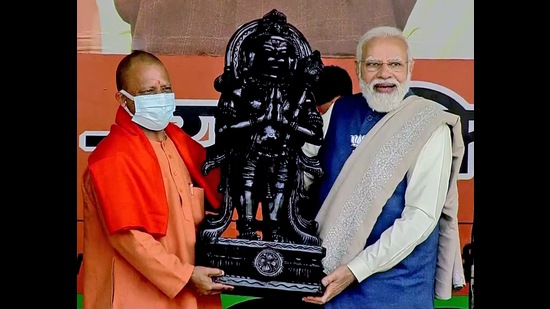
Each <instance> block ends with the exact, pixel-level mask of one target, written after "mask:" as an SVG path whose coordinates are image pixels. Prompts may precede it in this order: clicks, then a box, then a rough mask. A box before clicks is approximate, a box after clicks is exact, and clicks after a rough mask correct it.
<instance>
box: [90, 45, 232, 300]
mask: <svg viewBox="0 0 550 309" xmlns="http://www.w3.org/2000/svg"><path fill="white" fill-rule="evenodd" d="M116 86H117V90H118V92H117V93H116V94H115V98H116V99H117V101H118V102H119V104H120V106H119V108H118V110H117V113H116V118H115V123H114V124H113V125H112V126H111V130H110V132H109V135H108V136H106V137H105V138H104V139H103V140H102V141H101V142H100V143H99V144H98V146H97V148H96V149H95V150H94V151H93V152H92V154H91V155H90V157H89V159H88V167H87V169H86V171H85V173H84V176H83V177H84V181H83V194H84V258H83V272H84V276H83V279H84V281H83V285H84V291H83V308H93V309H97V308H156V309H158V308H201V309H202V308H221V307H222V306H221V299H220V295H219V294H220V293H221V292H223V291H226V290H231V289H233V287H232V286H228V285H224V284H220V283H215V282H214V280H213V277H216V276H220V275H222V274H223V271H222V270H221V269H217V268H208V267H202V266H195V265H194V264H195V242H196V233H197V226H198V224H199V223H200V222H201V220H202V218H203V217H204V211H205V210H204V207H205V206H204V205H205V201H204V198H205V197H206V202H207V205H208V207H213V208H216V207H219V204H220V198H221V196H220V194H219V193H218V192H217V185H218V182H219V171H218V172H216V171H212V173H210V174H209V176H207V177H204V176H202V174H201V172H200V166H201V164H202V163H203V161H204V160H205V158H206V152H205V149H204V148H203V147H202V146H201V145H200V144H199V143H198V142H196V141H195V140H193V139H192V138H191V137H190V136H188V135H187V134H185V133H184V132H183V131H182V130H181V128H179V127H177V126H176V125H175V124H173V123H170V120H171V118H172V117H173V112H174V110H175V99H174V93H173V91H172V87H171V84H170V78H169V75H168V72H167V70H166V68H165V67H164V65H163V64H162V62H161V61H160V60H159V59H158V58H157V57H156V56H154V55H152V54H150V53H147V52H143V51H134V52H132V53H131V54H130V55H127V56H125V57H124V58H123V59H122V60H121V62H120V63H119V65H118V67H117V70H116Z"/></svg>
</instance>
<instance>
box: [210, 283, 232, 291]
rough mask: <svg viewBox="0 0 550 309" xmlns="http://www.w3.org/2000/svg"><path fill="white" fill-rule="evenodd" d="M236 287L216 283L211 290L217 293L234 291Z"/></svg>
mask: <svg viewBox="0 0 550 309" xmlns="http://www.w3.org/2000/svg"><path fill="white" fill-rule="evenodd" d="M234 288H235V287H234V286H232V285H227V284H223V283H214V284H212V287H211V290H216V291H232V290H233V289H234Z"/></svg>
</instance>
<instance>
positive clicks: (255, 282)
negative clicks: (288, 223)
mask: <svg viewBox="0 0 550 309" xmlns="http://www.w3.org/2000/svg"><path fill="white" fill-rule="evenodd" d="M325 254H326V249H325V248H323V247H321V246H310V245H301V244H291V243H281V242H270V241H263V240H244V239H233V238H223V237H219V238H217V240H216V241H213V242H210V243H201V246H199V247H197V264H202V265H203V266H209V267H217V268H221V269H223V270H224V272H225V274H224V276H221V277H218V278H217V280H218V281H219V282H221V283H225V284H229V285H232V286H234V287H235V289H234V290H233V291H232V292H230V293H229V294H236V295H247V296H258V297H266V296H275V295H281V296H284V297H297V298H301V297H303V296H306V295H322V294H323V292H324V287H323V285H322V284H321V279H322V278H323V277H324V276H325V274H324V272H323V265H322V264H321V260H322V259H323V258H324V257H325Z"/></svg>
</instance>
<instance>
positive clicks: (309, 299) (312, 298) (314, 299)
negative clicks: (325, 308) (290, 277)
mask: <svg viewBox="0 0 550 309" xmlns="http://www.w3.org/2000/svg"><path fill="white" fill-rule="evenodd" d="M302 301H304V302H306V303H312V304H317V305H322V304H324V303H323V300H322V298H321V297H316V296H305V297H303V298H302Z"/></svg>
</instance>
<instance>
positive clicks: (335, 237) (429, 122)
mask: <svg viewBox="0 0 550 309" xmlns="http://www.w3.org/2000/svg"><path fill="white" fill-rule="evenodd" d="M444 123H446V124H448V125H449V126H450V127H451V130H452V141H453V142H452V144H453V145H452V146H453V151H452V155H453V159H452V169H451V179H450V185H449V190H448V193H447V198H446V200H445V204H444V206H443V211H442V214H441V217H440V220H439V225H440V231H439V234H440V235H439V248H438V257H437V270H436V278H435V279H436V287H435V296H436V298H439V299H449V298H451V296H452V290H453V288H461V287H463V286H464V284H465V279H464V270H463V268H462V257H461V250H460V241H459V234H458V220H457V213H458V190H457V180H458V174H459V168H460V164H461V161H462V157H463V155H464V142H463V139H462V132H461V125H460V118H459V117H458V116H457V115H455V114H452V113H449V112H446V111H444V109H443V107H442V106H441V105H440V104H438V103H436V102H434V101H430V100H427V99H424V98H422V97H419V96H415V95H412V96H409V97H407V98H406V99H405V100H404V101H403V104H402V105H401V106H400V107H399V108H398V109H396V110H394V111H391V112H389V113H388V114H387V115H386V116H384V117H383V118H382V119H381V120H380V121H379V122H378V123H377V124H376V125H375V126H374V127H373V128H372V129H371V130H370V131H369V132H368V133H367V135H366V136H365V137H364V139H363V141H362V142H361V144H359V146H358V147H357V148H356V149H355V151H354V152H353V153H352V154H351V155H350V157H349V158H348V159H347V161H346V163H345V164H344V166H343V168H342V170H341V172H340V174H339V175H338V177H337V179H336V181H335V183H334V185H333V186H332V188H331V190H330V192H329V194H328V196H327V198H326V199H325V201H324V203H323V205H322V206H321V209H320V211H319V213H318V214H317V217H316V219H315V220H316V221H317V222H318V223H319V227H320V228H319V236H320V237H321V239H322V240H323V247H325V248H326V250H327V254H326V257H325V258H324V259H323V266H324V267H325V271H326V272H327V273H329V272H332V271H333V270H334V269H335V268H336V267H338V266H339V265H342V264H346V263H348V262H349V261H351V260H352V259H353V258H354V257H356V256H357V254H358V253H359V252H361V251H362V250H363V248H364V245H365V242H366V239H367V237H368V236H369V234H370V232H371V230H372V227H373V226H374V223H375V222H376V219H377V218H378V215H379V214H380V212H381V210H382V207H383V206H384V204H385V203H386V201H387V200H388V198H389V197H390V196H391V195H392V193H393V192H394V189H395V188H396V186H397V184H398V183H399V182H400V181H401V180H402V179H403V177H404V176H405V174H406V173H407V170H408V169H409V168H410V167H411V166H412V165H413V164H414V162H415V160H416V157H417V156H418V154H419V152H420V151H421V149H422V147H423V146H424V144H425V143H426V141H427V140H428V139H429V138H430V136H431V134H432V133H433V132H434V130H435V129H436V128H437V127H439V126H440V125H442V124H444Z"/></svg>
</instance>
